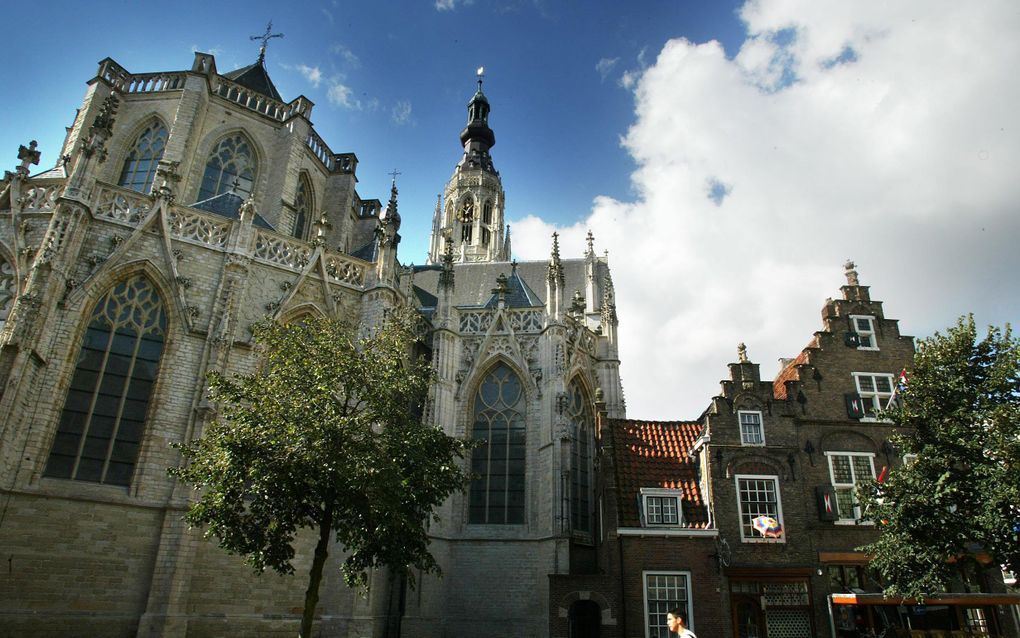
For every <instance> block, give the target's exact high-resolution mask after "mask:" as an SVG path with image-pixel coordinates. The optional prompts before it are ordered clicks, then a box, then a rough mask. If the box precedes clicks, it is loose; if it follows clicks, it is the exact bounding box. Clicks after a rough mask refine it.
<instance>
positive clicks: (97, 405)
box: [45, 275, 167, 486]
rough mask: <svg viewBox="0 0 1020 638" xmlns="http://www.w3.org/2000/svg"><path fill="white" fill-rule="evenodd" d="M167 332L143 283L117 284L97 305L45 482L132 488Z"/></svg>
mask: <svg viewBox="0 0 1020 638" xmlns="http://www.w3.org/2000/svg"><path fill="white" fill-rule="evenodd" d="M166 325H167V318H166V311H165V309H164V308H163V302H162V300H160V298H159V295H158V294H157V293H156V290H155V289H154V288H153V286H152V285H151V284H150V283H149V281H148V280H147V279H146V278H145V277H144V276H141V275H138V276H135V277H133V278H131V279H129V280H127V281H124V282H121V283H119V284H117V285H116V286H114V288H113V289H112V290H111V291H110V292H108V293H107V294H106V295H105V296H104V297H103V298H102V299H101V300H100V301H99V303H97V304H96V306H95V308H94V309H93V311H92V316H91V318H90V320H89V325H88V328H87V329H86V331H85V336H84V338H83V339H82V343H81V350H80V351H79V354H78V363H77V366H76V367H75V370H74V376H73V377H72V378H71V387H70V388H69V389H68V391H67V398H66V399H65V401H64V409H63V411H62V412H61V414H60V425H59V426H58V427H57V435H56V438H55V439H54V441H53V448H52V450H51V451H50V457H49V461H48V462H47V464H46V471H45V474H46V476H51V477H54V478H64V479H73V480H76V481H91V482H94V483H106V484H109V485H124V486H127V485H130V483H131V477H132V475H133V474H134V469H135V463H136V462H137V460H138V450H139V448H140V447H141V443H142V435H143V434H144V431H145V416H146V413H147V412H148V410H149V399H150V397H151V396H152V387H153V385H155V383H156V375H157V373H158V372H159V361H160V358H161V356H162V354H163V343H164V339H165V336H166Z"/></svg>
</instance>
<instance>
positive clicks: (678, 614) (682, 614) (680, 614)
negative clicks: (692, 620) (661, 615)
mask: <svg viewBox="0 0 1020 638" xmlns="http://www.w3.org/2000/svg"><path fill="white" fill-rule="evenodd" d="M666 613H667V614H673V618H679V619H680V622H682V623H683V624H684V627H686V626H687V612H686V611H684V610H683V609H680V608H679V607H674V608H673V609H670V610H669V611H668V612H666Z"/></svg>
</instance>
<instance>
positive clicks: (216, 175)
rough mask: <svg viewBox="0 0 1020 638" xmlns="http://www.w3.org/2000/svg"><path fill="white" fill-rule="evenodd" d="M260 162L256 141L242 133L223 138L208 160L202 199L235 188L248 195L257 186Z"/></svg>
mask: <svg viewBox="0 0 1020 638" xmlns="http://www.w3.org/2000/svg"><path fill="white" fill-rule="evenodd" d="M257 172H258V166H257V163H256V161H255V153H254V151H253V150H252V144H251V142H250V141H249V140H248V138H247V137H245V136H244V135H243V134H241V133H236V134H234V135H231V136H228V137H225V138H223V139H222V140H220V142H219V144H217V145H216V147H215V148H214V149H213V152H212V154H210V156H209V160H208V161H207V162H206V164H205V174H204V175H203V177H202V187H201V188H200V189H199V191H198V201H200V202H201V201H204V200H206V199H209V198H210V197H216V196H217V195H220V194H222V193H227V192H229V191H231V190H233V191H234V192H236V193H237V194H238V195H240V196H241V197H242V198H244V199H248V197H249V196H250V195H251V192H252V189H253V188H254V186H255V175H256V173H257Z"/></svg>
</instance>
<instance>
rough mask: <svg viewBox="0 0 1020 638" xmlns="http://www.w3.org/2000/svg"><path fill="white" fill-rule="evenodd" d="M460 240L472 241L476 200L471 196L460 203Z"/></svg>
mask: <svg viewBox="0 0 1020 638" xmlns="http://www.w3.org/2000/svg"><path fill="white" fill-rule="evenodd" d="M460 223H461V227H460V240H461V241H463V242H470V241H471V235H472V231H473V230H474V225H475V201H474V200H473V199H471V198H470V197H468V198H466V199H465V200H464V201H463V202H461V204H460Z"/></svg>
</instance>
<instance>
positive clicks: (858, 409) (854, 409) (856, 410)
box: [846, 392, 865, 419]
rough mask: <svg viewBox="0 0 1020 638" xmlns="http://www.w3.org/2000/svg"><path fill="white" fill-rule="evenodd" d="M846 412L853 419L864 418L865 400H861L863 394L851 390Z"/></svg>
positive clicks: (848, 395)
mask: <svg viewBox="0 0 1020 638" xmlns="http://www.w3.org/2000/svg"><path fill="white" fill-rule="evenodd" d="M846 414H847V416H848V417H850V418H851V419H863V418H864V414H865V411H864V401H862V400H861V395H859V394H857V393H856V392H850V393H848V394H847V395H846Z"/></svg>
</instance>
